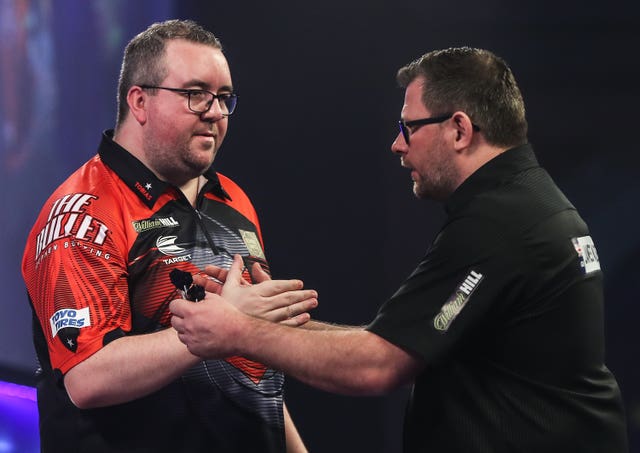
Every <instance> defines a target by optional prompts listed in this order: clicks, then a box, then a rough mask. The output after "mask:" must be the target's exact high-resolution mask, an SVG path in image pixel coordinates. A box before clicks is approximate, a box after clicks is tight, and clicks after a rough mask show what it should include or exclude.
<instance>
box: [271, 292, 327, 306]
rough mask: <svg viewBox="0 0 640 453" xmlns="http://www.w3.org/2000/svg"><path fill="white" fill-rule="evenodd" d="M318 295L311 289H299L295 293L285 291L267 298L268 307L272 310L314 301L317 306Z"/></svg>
mask: <svg viewBox="0 0 640 453" xmlns="http://www.w3.org/2000/svg"><path fill="white" fill-rule="evenodd" d="M317 298H318V293H317V292H316V291H315V290H313V289H301V290H297V291H286V292H283V293H281V294H276V295H275V296H271V297H270V298H269V305H270V306H271V307H272V308H274V309H275V308H280V307H286V306H288V305H292V304H297V303H299V302H303V301H311V300H315V303H316V305H317V304H318V300H317Z"/></svg>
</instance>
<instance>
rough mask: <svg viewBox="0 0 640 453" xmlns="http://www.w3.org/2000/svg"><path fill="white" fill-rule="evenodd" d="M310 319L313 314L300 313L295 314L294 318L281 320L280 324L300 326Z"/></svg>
mask: <svg viewBox="0 0 640 453" xmlns="http://www.w3.org/2000/svg"><path fill="white" fill-rule="evenodd" d="M310 320H311V315H310V314H309V313H300V314H299V315H297V316H294V317H293V318H289V319H285V320H283V321H280V324H283V325H285V326H289V327H298V326H301V325H303V324H306V323H307V322H309V321H310Z"/></svg>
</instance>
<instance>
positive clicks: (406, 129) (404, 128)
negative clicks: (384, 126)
mask: <svg viewBox="0 0 640 453" xmlns="http://www.w3.org/2000/svg"><path fill="white" fill-rule="evenodd" d="M452 116H453V113H447V114H446V115H441V116H434V117H432V118H422V119H419V120H413V121H405V120H400V121H398V125H399V126H400V132H401V133H402V137H403V138H404V141H405V142H406V143H407V145H408V144H409V137H410V136H411V132H412V131H411V129H410V128H412V127H414V126H425V125H427V124H436V123H442V122H444V121H447V120H448V119H449V118H451V117H452Z"/></svg>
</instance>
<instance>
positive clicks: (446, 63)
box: [397, 47, 527, 147]
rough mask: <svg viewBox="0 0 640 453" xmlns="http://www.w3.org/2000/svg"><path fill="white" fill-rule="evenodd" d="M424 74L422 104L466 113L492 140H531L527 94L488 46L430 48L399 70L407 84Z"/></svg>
mask: <svg viewBox="0 0 640 453" xmlns="http://www.w3.org/2000/svg"><path fill="white" fill-rule="evenodd" d="M416 78H424V80H425V82H426V83H425V85H424V90H423V93H422V102H423V103H424V105H425V106H426V107H427V108H428V109H429V110H430V111H431V113H432V114H433V115H434V116H437V115H441V114H446V113H449V112H455V111H456V110H462V111H464V112H465V113H466V114H467V115H469V117H470V118H471V120H472V121H473V123H474V124H476V125H478V126H479V127H480V130H481V131H482V132H483V134H484V136H485V139H486V140H487V142H488V143H490V144H492V145H496V146H505V147H513V146H517V145H521V144H523V143H526V141H527V120H526V118H525V109H524V101H523V100H522V94H521V93H520V89H519V88H518V85H517V84H516V80H515V78H514V77H513V73H512V72H511V69H509V66H507V63H506V62H505V61H504V60H503V59H502V58H500V57H498V56H496V55H494V54H493V53H491V52H489V51H488V50H483V49H473V48H470V47H457V48H450V49H444V50H435V51H432V52H429V53H427V54H425V55H423V56H422V57H420V58H418V59H417V60H415V61H413V62H411V63H410V64H408V65H407V66H405V67H403V68H401V69H400V70H399V71H398V75H397V80H398V82H399V83H400V85H401V86H402V87H403V88H406V87H407V85H409V84H410V83H411V82H412V81H413V80H415V79H416Z"/></svg>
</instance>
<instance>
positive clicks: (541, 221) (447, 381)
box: [368, 145, 628, 453]
mask: <svg viewBox="0 0 640 453" xmlns="http://www.w3.org/2000/svg"><path fill="white" fill-rule="evenodd" d="M445 207H446V211H447V214H448V218H447V220H446V222H445V225H444V226H443V228H442V230H441V231H440V232H439V233H438V235H437V237H436V239H435V241H434V242H433V244H432V246H431V248H430V249H429V250H428V252H427V254H426V255H425V256H424V258H423V259H422V261H421V262H420V264H419V265H418V267H417V268H416V269H415V271H414V272H413V273H412V274H411V276H409V278H408V279H407V280H406V281H405V282H404V283H403V285H402V286H401V287H400V289H399V290H398V291H397V292H396V293H395V294H394V295H393V296H392V297H391V299H390V300H388V301H387V302H386V303H385V304H384V305H383V306H382V307H381V309H380V311H379V313H378V315H377V317H376V319H375V320H374V321H373V323H372V324H371V325H370V326H369V327H368V330H370V331H371V332H373V333H375V334H377V335H380V336H381V337H383V338H385V339H387V340H388V341H390V342H391V343H394V344H396V345H398V346H400V347H403V348H405V349H408V350H410V351H413V352H415V353H416V354H418V355H419V356H420V357H422V358H423V359H424V361H425V363H426V367H425V369H424V371H423V372H422V373H421V374H420V375H419V376H417V377H416V380H415V385H414V388H413V394H412V397H411V401H410V404H409V407H408V410H407V417H406V421H405V451H406V452H427V451H428V452H464V453H471V452H491V453H499V452H532V453H533V452H535V453H540V452H545V453H549V452H563V453H569V452H576V453H578V452H579V453H586V452H603V453H605V452H606V453H618V452H626V451H627V450H628V446H627V438H626V425H625V419H624V411H623V407H622V402H621V397H620V392H619V389H618V385H617V383H616V381H615V378H614V377H613V375H612V374H611V372H610V371H609V370H608V369H607V368H606V367H605V365H604V335H603V290H602V272H601V270H600V264H599V260H598V256H597V252H596V249H595V246H594V244H593V241H592V240H591V238H590V236H589V230H588V228H587V225H586V224H585V223H584V221H583V220H582V219H581V218H580V216H579V215H578V212H577V211H576V209H575V208H574V207H573V205H572V204H571V203H570V202H569V201H568V200H567V198H566V197H565V196H564V195H563V194H562V192H561V191H560V190H559V189H558V187H557V186H556V185H555V184H554V182H553V181H552V179H551V178H550V176H549V175H548V173H547V172H546V171H545V170H544V169H542V168H541V167H540V166H539V165H538V163H537V161H536V158H535V156H534V154H533V150H532V148H531V147H530V146H529V145H523V146H520V147H518V148H514V149H511V150H509V151H506V152H505V153H503V154H501V155H499V156H498V157H496V158H495V159H493V160H491V161H490V162H488V163H487V164H486V165H484V166H483V167H482V168H480V169H479V170H477V171H476V172H475V173H474V174H473V175H471V177H469V178H468V179H467V180H466V181H465V182H464V183H463V184H462V185H461V186H460V187H459V188H458V190H456V192H455V193H454V194H453V195H452V196H451V198H450V199H449V200H448V202H447V203H446V206H445Z"/></svg>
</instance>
